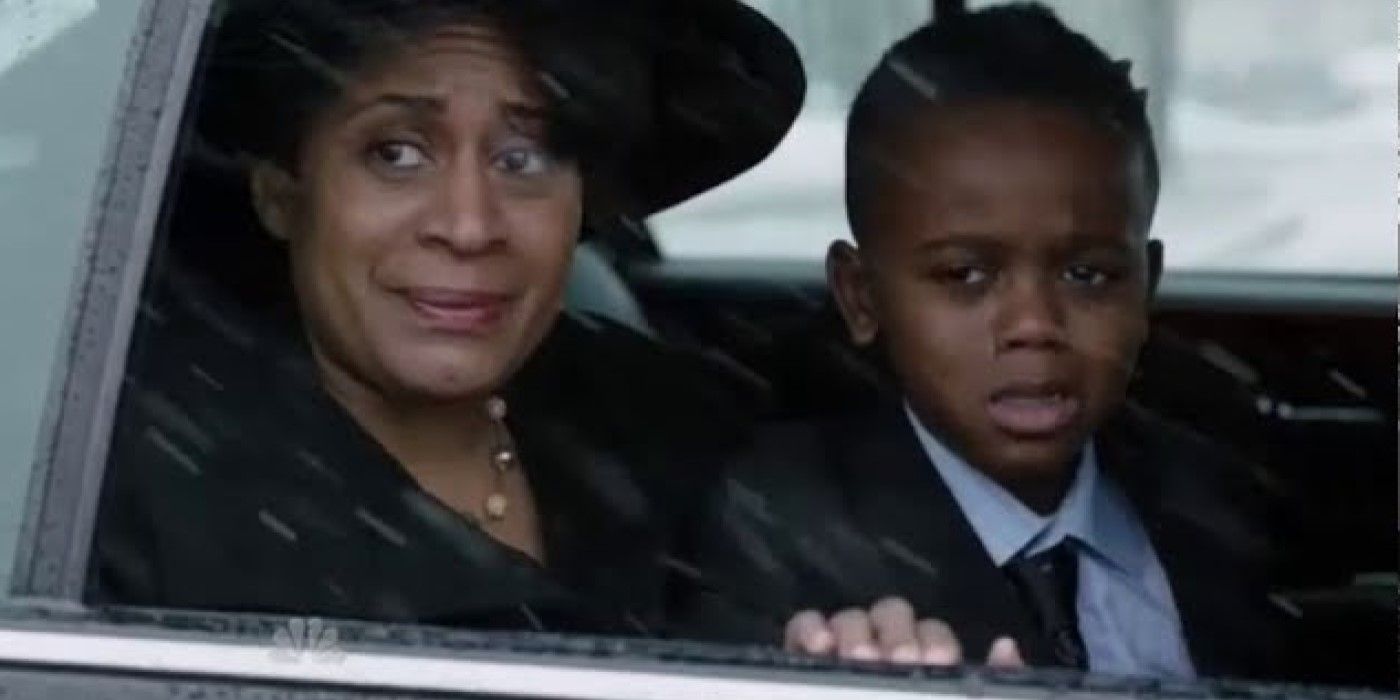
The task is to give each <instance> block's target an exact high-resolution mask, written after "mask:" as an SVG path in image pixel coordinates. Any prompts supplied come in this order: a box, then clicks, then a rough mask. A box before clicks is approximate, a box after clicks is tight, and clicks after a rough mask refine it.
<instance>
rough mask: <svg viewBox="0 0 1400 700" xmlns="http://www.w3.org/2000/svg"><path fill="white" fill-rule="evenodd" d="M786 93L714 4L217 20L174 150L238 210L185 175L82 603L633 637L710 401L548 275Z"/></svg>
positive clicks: (651, 597) (472, 7) (725, 408)
mask: <svg viewBox="0 0 1400 700" xmlns="http://www.w3.org/2000/svg"><path fill="white" fill-rule="evenodd" d="M802 91H803V80H802V75H801V70H800V67H799V66H798V63H797V59H796V56H795V53H794V52H793V49H792V47H791V45H790V44H789V43H788V42H787V41H786V39H785V38H783V37H782V35H781V34H780V33H779V32H778V31H777V30H776V29H775V28H774V27H772V25H770V24H768V23H767V22H766V21H765V20H763V19H762V18H761V17H760V16H758V15H757V14H756V13H754V12H753V11H751V10H748V9H746V8H745V7H744V6H743V5H742V4H741V3H739V2H737V0H693V1H687V2H675V1H670V2H665V3H648V2H623V1H621V0H611V1H604V2H591V3H580V2H577V1H572V2H550V1H547V0H534V1H529V2H522V1H521V0H497V1H490V0H476V1H471V0H336V1H334V2H332V1H329V0H295V1H293V2H287V1H286V0H279V1H278V2H252V1H250V2H239V3H234V4H232V5H231V7H230V9H229V11H228V14H227V15H226V16H225V17H224V19H223V23H222V26H221V27H220V30H219V33H218V35H217V41H216V44H215V48H214V51H213V54H212V56H211V57H210V59H209V78H208V81H207V83H206V87H205V90H204V94H203V95H202V98H201V100H200V102H199V114H198V119H199V130H200V134H199V138H200V139H202V140H203V141H204V142H205V143H206V145H205V146H203V148H206V149H207V148H208V147H209V146H212V147H213V148H214V149H216V150H217V151H218V152H219V153H221V154H222V155H224V156H229V155H234V156H236V157H237V162H240V163H242V164H244V166H245V167H243V168H242V169H241V170H240V172H241V173H243V176H244V180H243V181H244V182H245V183H246V194H245V195H244V197H245V198H240V199H239V200H238V201H241V202H245V203H246V202H249V201H250V202H251V204H252V207H251V210H252V212H253V213H254V214H255V221H253V220H250V221H249V224H250V225H248V226H242V225H237V224H235V225H234V226H232V229H233V230H232V231H229V230H221V226H222V227H227V225H228V222H230V221H237V218H236V216H233V215H231V214H228V213H226V212H217V210H215V209H214V208H212V207H214V206H215V205H217V204H218V203H219V201H220V197H219V196H217V195H215V196H210V195H208V194H207V193H203V192H201V191H199V190H198V188H197V187H196V186H195V185H194V184H192V183H193V182H195V179H194V178H196V177H197V174H196V173H193V172H191V173H187V177H186V180H187V182H186V183H185V186H184V187H183V189H182V191H181V203H180V205H179V206H178V207H177V211H176V213H175V215H174V219H173V221H174V224H173V226H172V229H174V231H173V233H172V234H171V235H172V241H171V247H170V252H169V255H168V259H166V260H164V261H163V262H162V264H161V265H158V266H157V268H156V270H155V272H154V273H153V274H152V277H153V282H152V284H151V285H150V289H149V290H148V294H147V303H146V305H145V307H144V310H145V312H146V313H145V318H144V319H143V329H142V332H141V333H139V334H138V338H137V342H136V344H135V346H134V348H133V354H132V360H131V363H130V367H129V372H128V375H129V376H128V381H127V389H126V393H125V394H124V397H123V402H122V405H121V408H120V415H119V419H118V424H117V425H118V427H117V434H116V436H115V438H114V443H113V446H112V456H111V460H110V471H109V477H108V480H107V484H106V493H105V496H104V500H103V503H102V505H101V513H100V521H99V528H98V535H97V544H96V554H97V556H96V567H95V572H94V576H93V577H92V585H91V589H92V598H93V600H94V601H95V602H99V603H117V604H134V605H143V606H172V607H180V608H196V609H217V610H248V611H259V612H285V613H295V614H303V615H304V614H317V615H326V616H334V617H345V618H361V619H373V620H386V621H404V622H408V621H412V622H431V623H439V624H463V625H472V626H493V625H495V626H505V627H519V628H535V629H550V630H583V631H591V632H646V633H650V632H656V631H660V630H661V629H662V628H663V626H664V623H665V615H664V613H665V603H666V597H667V595H668V593H667V586H666V577H667V575H668V569H667V567H666V563H667V562H668V561H671V559H670V557H669V555H668V554H667V552H668V546H669V544H670V542H669V535H668V533H670V532H674V531H675V528H674V527H673V526H674V525H676V523H672V522H671V521H670V520H668V519H669V518H674V517H677V516H678V515H679V514H680V513H682V512H683V509H682V508H681V505H682V504H683V503H684V502H685V500H684V499H686V498H687V497H688V496H690V495H691V494H693V493H694V491H695V489H697V488H701V487H703V480H704V479H705V477H706V467H707V466H709V465H711V464H713V463H714V460H713V458H712V455H713V454H714V452H715V451H716V450H718V449H722V448H723V447H724V445H725V444H726V443H727V439H728V435H729V434H730V431H729V430H728V428H729V427H732V426H727V425H725V424H724V422H723V421H717V420H716V418H715V416H726V415H735V414H736V413H735V411H734V410H733V409H734V407H733V406H731V405H729V404H728V403H726V399H725V395H724V393H723V391H722V390H720V389H716V388H715V383H714V381H713V379H712V378H711V377H710V376H709V375H708V374H707V373H706V370H705V368H704V367H702V366H701V365H700V364H699V363H697V362H694V361H693V360H689V359H687V358H684V357H680V356H676V355H671V354H667V353H663V352H662V351H660V350H659V349H658V348H657V347H654V346H653V345H652V344H651V343H650V342H649V341H646V340H644V339H642V338H640V337H639V336H635V335H631V334H629V333H626V332H623V331H620V330H618V329H616V328H613V327H610V326H607V325H606V324H601V323H596V322H592V323H585V322H581V321H580V320H578V319H573V318H570V317H568V316H567V315H566V316H564V317H562V318H561V317H560V308H561V305H562V301H561V299H562V294H563V292H562V290H563V288H564V281H565V278H566V274H567V272H568V269H569V264H570V259H571V254H572V251H573V248H574V245H575V243H576V241H577V239H578V236H579V234H580V231H581V230H583V229H585V228H586V227H587V228H599V227H606V226H616V225H619V223H618V222H624V223H625V222H626V221H627V220H629V219H633V220H635V219H638V218H640V217H644V216H646V215H648V214H650V213H652V212H654V211H657V210H659V209H661V208H663V207H665V206H669V205H670V204H673V203H675V202H678V201H681V200H683V199H685V198H687V197H690V196H693V195H695V194H697V193H699V192H701V191H703V190H705V189H708V188H710V187H712V186H714V185H716V184H718V183H720V182H722V181H724V180H726V179H728V178H730V177H732V176H734V175H735V174H737V173H739V172H741V171H743V170H744V169H746V168H748V167H749V166H751V165H752V164H754V163H755V162H757V161H758V160H760V159H761V158H762V157H763V156H764V155H766V154H767V153H768V152H769V151H770V150H771V149H772V147H773V146H774V145H776V143H777V141H778V140H779V139H780V138H781V136H782V135H783V133H784V132H785V131H786V129H787V127H788V125H789V124H790V123H791V121H792V119H793V118H794V116H795V114H796V111H797V109H798V107H799V105H800V102H801V95H802ZM200 150H201V146H199V145H196V146H195V147H194V148H192V151H194V152H196V153H198V152H200ZM224 201H227V199H226V198H225V200H224ZM257 229H260V230H261V231H260V233H261V234H265V238H264V239H263V240H267V241H273V242H275V245H276V247H275V248H273V249H272V251H271V252H270V253H269V252H267V251H264V253H265V254H261V255H260V254H256V253H255V252H253V251H250V249H249V248H248V246H249V245H251V244H252V241H253V240H256V239H255V238H254V236H255V235H256V234H254V233H251V232H250V231H255V230H257ZM221 246H222V247H221ZM230 246H231V247H230ZM211 251H213V252H212V253H211ZM250 261H251V262H250ZM288 282H290V284H287V283H288ZM681 568H683V567H681Z"/></svg>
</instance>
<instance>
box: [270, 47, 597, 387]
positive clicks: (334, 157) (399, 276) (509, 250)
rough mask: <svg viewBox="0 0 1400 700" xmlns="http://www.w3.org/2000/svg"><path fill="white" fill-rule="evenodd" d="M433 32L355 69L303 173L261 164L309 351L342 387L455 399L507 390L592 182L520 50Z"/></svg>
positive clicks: (312, 139)
mask: <svg viewBox="0 0 1400 700" xmlns="http://www.w3.org/2000/svg"><path fill="white" fill-rule="evenodd" d="M492 37H493V35H492V34H491V33H489V32H485V31H483V30H479V29H471V28H459V29H454V30H445V31H440V32H438V33H437V34H434V35H432V36H431V37H429V38H427V39H425V40H423V41H420V42H417V43H414V44H411V45H408V46H407V47H405V48H404V49H403V50H402V51H401V52H399V53H398V54H397V55H396V56H393V57H391V58H390V59H389V60H386V61H381V62H379V63H378V64H377V65H375V66H373V67H371V68H370V69H368V70H366V71H364V72H363V73H361V74H359V75H356V76H352V78H351V81H350V83H349V84H348V85H347V86H346V87H345V92H344V95H343V96H342V98H341V99H340V100H339V102H338V103H336V104H334V105H333V106H332V107H331V108H329V109H328V110H326V111H325V112H324V113H323V114H322V115H320V117H319V118H318V119H317V120H316V122H315V123H314V124H313V126H312V128H311V131H310V133H309V137H308V138H307V140H306V143H305V144H304V146H303V148H302V151H301V154H300V157H299V162H298V169H297V170H298V171H297V174H296V176H295V177H292V176H289V175H286V174H285V173H282V172H281V171H280V170H277V169H275V168H274V167H273V166H260V167H259V168H258V169H257V170H256V171H255V175H254V178H253V189H254V196H255V200H256V201H257V204H258V210H259V213H260V215H261V217H262V219H263V221H264V223H266V224H267V225H268V228H269V229H270V230H272V231H273V232H274V233H275V234H277V235H280V236H281V237H284V238H286V239H287V241H288V244H289V249H290V255H291V263H292V274H293V279H294V282H295V287H296V290H297V296H298V302H299V305H300V308H301V311H302V315H303V317H304V319H305V323H306V326H307V328H306V330H307V333H308V334H309V336H310V340H311V344H312V348H313V352H314V353H315V355H316V357H317V360H318V362H319V363H320V365H321V367H322V369H323V370H324V371H326V372H327V373H328V375H329V376H328V379H330V380H332V382H333V383H334V382H336V381H337V380H344V379H350V380H352V381H353V382H354V383H355V384H356V385H359V386H362V387H365V388H368V389H371V390H373V391H374V392H375V393H377V394H380V395H381V396H384V397H386V398H388V397H398V398H400V399H410V400H424V399H426V400H429V401H453V400H460V399H467V398H475V397H480V396H483V395H485V394H487V393H489V392H491V391H493V390H495V389H496V388H498V387H499V386H500V385H501V384H502V383H503V382H504V381H505V380H506V379H507V378H508V377H509V376H510V375H511V374H512V373H513V372H514V371H515V370H516V369H517V368H518V367H519V366H520V364H521V363H522V362H523V361H524V360H525V358H526V357H528V356H529V354H530V353H531V352H532V351H533V350H534V349H535V347H536V346H537V344H538V343H539V341H540V340H541V339H542V338H543V336H544V335H545V333H546V332H547V331H548V330H549V328H550V326H551V325H552V323H553V321H554V319H555V317H556V315H557V314H558V311H559V308H560V306H561V297H562V290H563V286H564V280H565V276H566V274H567V271H568V267H569V263H570V259H571V254H572V251H573V247H574V244H575V241H576V238H577V235H578V231H579V227H580V223H581V217H582V183H581V182H580V178H579V173H578V170H577V168H576V167H575V165H574V164H573V163H572V162H567V161H563V160H560V159H558V158H557V157H555V156H554V155H553V154H551V152H550V151H549V149H548V147H547V145H546V144H547V141H546V126H547V125H546V120H545V112H544V110H545V102H544V100H543V99H541V96H540V95H539V94H537V92H536V88H535V87H534V84H533V83H532V82H531V81H530V80H529V79H528V78H527V76H528V75H529V73H528V71H527V69H526V67H525V66H524V64H523V63H522V61H521V59H520V58H519V56H518V55H517V54H516V53H515V52H514V51H512V50H511V49H510V48H508V47H507V46H506V45H505V44H503V43H501V42H499V41H497V40H494V39H493V38H492Z"/></svg>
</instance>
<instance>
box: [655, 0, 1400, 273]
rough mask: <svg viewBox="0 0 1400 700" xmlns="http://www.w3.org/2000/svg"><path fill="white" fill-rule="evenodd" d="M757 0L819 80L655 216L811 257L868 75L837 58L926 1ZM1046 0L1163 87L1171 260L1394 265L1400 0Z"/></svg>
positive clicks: (825, 225)
mask: <svg viewBox="0 0 1400 700" xmlns="http://www.w3.org/2000/svg"><path fill="white" fill-rule="evenodd" d="M756 4H757V5H758V6H759V7H762V8H763V9H764V10H765V11H769V12H771V13H772V14H773V16H774V17H775V19H777V20H778V21H779V22H780V23H782V24H783V25H784V26H785V27H787V28H789V29H790V30H791V31H793V32H794V36H795V37H796V39H797V40H798V42H799V45H800V46H801V47H802V48H803V50H804V52H805V55H806V56H807V57H808V58H809V59H810V61H809V66H812V68H811V72H812V78H813V82H814V83H815V84H816V85H818V86H819V87H818V91H817V92H816V94H814V95H813V104H812V105H811V106H810V107H809V109H808V111H807V112H806V113H805V114H804V115H803V119H802V120H801V121H800V122H799V123H798V125H797V126H796V128H795V129H794V131H793V134H792V135H791V137H789V139H788V141H787V142H786V143H785V144H784V146H783V148H782V149H781V150H780V151H779V152H778V154H777V155H776V156H775V157H774V158H773V159H772V160H770V161H768V162H767V163H765V164H764V165H763V166H761V167H760V168H758V169H756V170H755V171H754V172H753V173H750V174H749V175H748V176H746V177H745V178H744V179H742V180H739V181H736V182H734V183H731V184H730V186H728V187H726V188H724V189H722V190H719V191H716V192H714V193H711V194H709V195H708V196H706V197H702V198H700V199H697V200H695V201H692V202H690V203H688V204H687V205H685V206H682V207H679V208H677V209H676V210H674V211H671V212H668V213H667V214H665V215H663V216H660V217H657V219H656V226H657V230H658V233H659V235H658V237H657V239H658V242H659V243H660V244H661V245H662V246H663V248H664V249H665V250H666V252H667V253H668V254H669V255H671V256H673V257H676V258H699V257H706V258H714V257H750V258H751V257H758V258H774V259H808V260H815V259H818V258H819V257H820V256H821V255H822V254H823V252H824V250H825V243H826V242H827V241H828V240H830V239H831V238H833V237H837V236H842V235H846V231H847V224H846V220H845V218H844V216H843V215H842V208H841V202H842V196H841V188H840V178H839V175H840V172H841V167H842V159H841V153H842V150H841V144H842V142H843V136H844V132H843V130H842V120H843V118H844V115H845V113H844V109H845V107H846V106H847V103H848V102H849V100H850V98H851V95H852V91H853V89H854V87H855V86H856V85H857V84H858V83H856V82H854V80H857V79H858V78H851V77H848V75H847V74H844V73H842V72H841V71H839V70H835V69H832V68H831V67H830V66H831V65H832V64H841V65H862V66H868V65H869V63H870V62H872V61H873V60H874V59H875V57H876V56H877V55H878V54H879V53H880V51H881V49H882V48H884V47H885V46H887V45H888V43H889V41H890V40H891V39H892V38H894V37H896V36H898V35H900V34H901V33H903V32H904V31H906V30H907V29H908V28H909V24H908V22H909V21H910V20H911V19H917V17H918V14H917V9H916V8H915V6H917V5H919V4H920V3H917V2H914V3H907V2H880V3H866V4H862V5H861V6H860V7H859V8H855V7H851V8H847V7H846V5H845V4H842V3H839V2H808V3H800V4H798V3H793V4H785V3H778V2H772V3H756ZM990 4H993V3H990V2H985V1H984V2H973V3H971V5H972V6H973V7H979V6H987V5H990ZM1048 4H1050V5H1051V6H1053V7H1054V8H1055V9H1056V10H1058V11H1059V12H1061V13H1063V14H1062V16H1063V17H1064V19H1065V20H1066V21H1067V22H1068V23H1069V24H1070V26H1072V27H1074V28H1076V29H1078V30H1080V31H1082V32H1084V33H1086V34H1088V35H1089V36H1090V37H1091V38H1093V39H1094V40H1095V41H1098V42H1101V43H1102V45H1103V46H1104V47H1105V49H1107V50H1108V51H1109V53H1110V54H1112V55H1115V56H1122V57H1126V58H1129V59H1131V60H1132V61H1133V65H1134V79H1135V80H1136V81H1137V82H1138V83H1139V84H1145V85H1146V86H1147V87H1148V88H1149V90H1150V93H1151V114H1152V118H1153V122H1154V126H1155V127H1156V130H1157V138H1158V141H1159V148H1160V150H1161V155H1162V160H1163V170H1164V183H1163V192H1162V196H1161V203H1160V206H1159V208H1158V213H1157V218H1156V221H1155V228H1154V234H1155V235H1156V236H1157V237H1159V238H1161V239H1163V240H1164V241H1166V243H1167V252H1168V254H1167V260H1168V266H1169V269H1175V270H1223V271H1240V272H1286V273H1319V274H1343V275H1371V276H1390V275H1392V274H1394V272H1395V264H1396V254H1397V253H1396V237H1395V231H1394V220H1395V197H1394V192H1393V191H1392V190H1393V187H1392V183H1391V180H1392V179H1393V177H1392V175H1393V172H1392V171H1393V170H1394V154H1395V152H1396V128H1395V118H1394V117H1395V114H1394V112H1395V96H1396V78H1395V66H1394V53H1395V46H1394V43H1395V42H1394V38H1395V37H1394V36H1393V35H1394V19H1395V17H1394V14H1395V7H1394V4H1393V3H1391V2H1389V1H1388V0H1357V1H1356V2H1345V3H1343V2H1325V3H1323V2H1308V1H1307V0H1290V1H1288V2H1275V1H1273V0H1239V1H1233V0H1232V1H1231V2H1216V1H1214V0H1168V1H1164V2H1159V1H1158V0H1072V1H1069V0H1064V1H1059V0H1057V1H1054V2H1050V3H1048ZM847 12H849V13H851V15H852V16H850V17H847V16H845V15H844V14H843V13H847ZM1225 27H1228V28H1229V29H1228V31H1227V30H1224V29H1222V28H1225ZM858 73H859V71H857V72H856V73H853V74H850V75H852V76H854V75H856V74H858Z"/></svg>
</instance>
